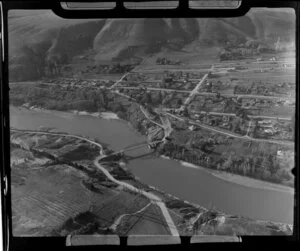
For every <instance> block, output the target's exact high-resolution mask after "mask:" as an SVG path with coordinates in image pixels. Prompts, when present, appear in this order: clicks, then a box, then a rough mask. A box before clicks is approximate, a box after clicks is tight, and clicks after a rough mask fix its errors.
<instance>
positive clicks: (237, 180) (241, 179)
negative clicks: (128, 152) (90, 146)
mask: <svg viewBox="0 0 300 251" xmlns="http://www.w3.org/2000/svg"><path fill="white" fill-rule="evenodd" d="M11 106H12V107H13V108H17V109H26V110H30V111H38V112H47V113H53V112H54V113H57V112H59V113H66V114H68V115H79V116H91V117H96V118H100V119H117V120H119V121H124V122H127V123H128V124H129V125H130V127H131V129H133V130H134V131H135V132H137V133H139V132H138V131H136V130H135V129H134V128H133V127H132V125H131V123H130V122H129V121H126V120H122V119H120V118H117V117H118V116H117V114H114V113H111V112H104V115H105V116H106V117H105V116H104V117H102V116H98V114H100V113H88V112H85V111H82V112H78V111H74V110H73V111H57V110H49V109H44V108H35V107H34V108H32V107H29V108H27V107H24V106H13V105H11ZM80 113H81V114H80ZM96 115H97V116H96ZM159 157H160V158H163V159H167V160H174V161H177V162H179V163H180V164H181V165H182V166H184V167H189V168H193V169H199V170H203V171H205V172H207V173H208V174H210V175H213V176H215V177H217V178H219V179H221V180H224V181H226V182H230V183H233V184H237V185H242V186H244V187H249V188H256V189H269V190H275V191H279V192H288V193H294V191H295V189H294V188H292V187H289V186H284V185H281V184H276V183H271V182H268V181H263V180H258V179H254V178H251V177H247V176H241V175H238V174H233V173H228V172H224V171H218V170H213V169H209V168H205V167H202V166H197V165H195V164H192V163H189V162H185V161H182V160H177V159H172V158H170V157H168V156H165V155H160V156H159Z"/></svg>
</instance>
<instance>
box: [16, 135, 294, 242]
mask: <svg viewBox="0 0 300 251" xmlns="http://www.w3.org/2000/svg"><path fill="white" fill-rule="evenodd" d="M88 140H89V139H88ZM104 151H108V149H104ZM98 156H99V147H97V146H96V145H94V144H91V143H89V142H88V141H86V140H84V138H83V139H78V138H72V137H68V136H63V135H61V136H60V135H47V132H45V133H36V132H29V131H14V130H12V132H11V164H12V175H11V176H12V209H13V233H14V235H15V236H65V235H67V234H118V235H121V236H122V235H141V234H144V235H145V234H146V235H154V234H156V235H170V234H171V232H170V229H169V226H168V223H167V222H166V219H165V217H164V214H163V213H162V211H161V209H160V207H158V206H157V205H156V204H155V203H153V201H151V200H150V199H149V198H147V197H145V196H144V195H142V194H141V193H137V192H133V191H131V190H129V189H127V188H125V187H122V186H120V185H118V184H116V183H114V182H112V181H111V180H110V179H108V178H107V176H106V175H105V174H104V173H103V172H102V171H101V170H99V169H97V167H96V166H95V165H94V163H93V161H94V159H95V158H97V157H98ZM100 164H101V163H100ZM102 165H103V167H104V168H105V169H106V170H108V171H109V173H110V174H111V175H112V176H113V177H114V178H115V179H116V180H120V181H123V182H126V183H129V184H132V185H133V186H134V187H137V188H139V189H140V190H141V191H150V192H151V193H153V194H155V195H157V196H159V197H160V198H161V199H162V201H163V203H164V204H165V206H166V207H167V210H168V211H169V214H170V215H171V217H172V220H173V221H174V223H175V226H176V228H177V230H178V232H179V234H180V235H193V234H200V235H202V234H206V235H207V234H208V235H215V234H217V235H291V234H292V229H291V226H289V225H287V224H278V223H276V224H275V223H272V222H263V221H255V220H251V219H248V218H244V217H239V216H230V215H225V214H223V213H221V212H218V211H217V210H214V209H205V208H203V207H201V206H198V205H194V204H190V203H187V202H183V201H181V200H178V199H175V198H174V197H172V196H171V195H167V194H165V193H162V192H160V191H158V190H154V189H152V188H150V187H149V186H147V185H145V184H143V183H141V182H140V181H138V180H136V179H135V177H134V176H133V175H132V174H131V173H130V172H129V171H128V170H127V169H124V168H122V167H121V166H120V165H119V164H118V162H117V161H110V162H106V163H103V164H102Z"/></svg>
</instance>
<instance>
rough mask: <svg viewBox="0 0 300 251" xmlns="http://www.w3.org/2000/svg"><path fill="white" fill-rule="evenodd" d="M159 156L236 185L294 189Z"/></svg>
mask: <svg viewBox="0 0 300 251" xmlns="http://www.w3.org/2000/svg"><path fill="white" fill-rule="evenodd" d="M160 157H161V158H163V159H167V160H174V161H177V162H179V163H180V164H181V165H182V166H184V167H189V168H193V169H198V170H202V171H205V172H207V173H208V174H210V175H213V176H215V177H217V178H219V179H221V180H224V181H226V182H230V183H233V184H237V185H241V186H245V187H249V188H256V189H269V190H275V191H279V192H287V193H294V192H295V189H294V188H292V187H289V186H284V185H281V184H275V183H271V182H268V181H264V180H258V179H254V178H250V177H247V176H241V175H238V174H233V173H228V172H224V171H217V170H212V169H209V168H205V167H202V166H197V165H195V164H192V163H189V162H186V161H182V160H177V159H172V158H170V157H168V156H165V155H160Z"/></svg>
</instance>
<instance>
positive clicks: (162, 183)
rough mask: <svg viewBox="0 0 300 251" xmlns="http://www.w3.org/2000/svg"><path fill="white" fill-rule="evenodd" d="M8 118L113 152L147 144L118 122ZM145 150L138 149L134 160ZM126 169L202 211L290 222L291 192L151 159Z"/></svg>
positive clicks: (19, 113) (21, 113)
mask: <svg viewBox="0 0 300 251" xmlns="http://www.w3.org/2000/svg"><path fill="white" fill-rule="evenodd" d="M10 113H11V114H10V115H11V119H10V125H11V126H12V127H14V128H18V129H29V130H34V129H35V130H39V129H40V126H46V127H54V128H56V129H57V131H61V132H66V133H69V134H76V135H85V136H87V137H91V138H96V139H98V140H99V141H100V142H104V143H107V144H108V146H109V148H111V149H113V150H119V149H121V148H123V147H125V146H127V145H132V144H135V143H141V142H144V141H145V140H146V138H145V137H144V136H142V135H140V134H139V133H137V132H136V131H135V130H134V129H133V128H131V127H130V126H129V124H128V123H127V122H126V121H122V120H107V119H99V118H95V117H92V116H83V115H75V114H72V113H67V112H52V111H33V110H27V109H23V108H21V109H19V108H15V107H11V109H10ZM146 151H147V150H146V149H140V150H139V151H135V152H134V155H136V154H140V153H146ZM127 167H128V168H129V169H130V170H132V172H133V173H134V174H135V175H136V176H137V177H139V178H140V179H141V180H142V181H143V182H145V183H147V184H149V185H153V186H155V187H157V188H158V189H161V190H163V191H165V192H167V193H170V194H172V195H175V196H177V197H179V198H180V199H183V200H188V201H190V202H194V203H197V204H199V205H201V206H203V207H210V206H214V207H216V208H217V209H218V210H220V211H223V212H225V213H229V214H236V215H242V216H246V217H250V218H253V219H260V220H271V221H275V222H283V223H288V224H292V223H293V207H294V193H293V192H289V191H283V190H282V191H280V190H271V189H261V188H252V187H246V186H243V185H239V184H235V183H231V182H228V181H225V180H223V179H219V178H217V177H215V176H213V175H211V174H210V173H209V172H208V171H206V170H202V169H195V168H191V167H187V166H183V165H181V164H180V163H179V162H177V161H175V160H167V159H163V158H157V157H154V156H147V157H144V158H139V159H135V160H132V161H130V163H129V164H128V166H127Z"/></svg>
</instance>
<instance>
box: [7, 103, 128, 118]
mask: <svg viewBox="0 0 300 251" xmlns="http://www.w3.org/2000/svg"><path fill="white" fill-rule="evenodd" d="M10 106H11V107H14V108H17V109H26V110H30V111H37V112H47V113H52V112H61V113H68V114H70V115H71V114H73V115H79V116H91V117H95V118H100V119H108V120H110V119H117V120H122V119H121V118H119V116H118V115H117V114H116V113H113V112H93V113H92V112H87V111H78V110H66V111H59V110H50V109H44V108H42V107H35V106H31V107H26V106H24V105H22V106H14V105H10Z"/></svg>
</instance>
